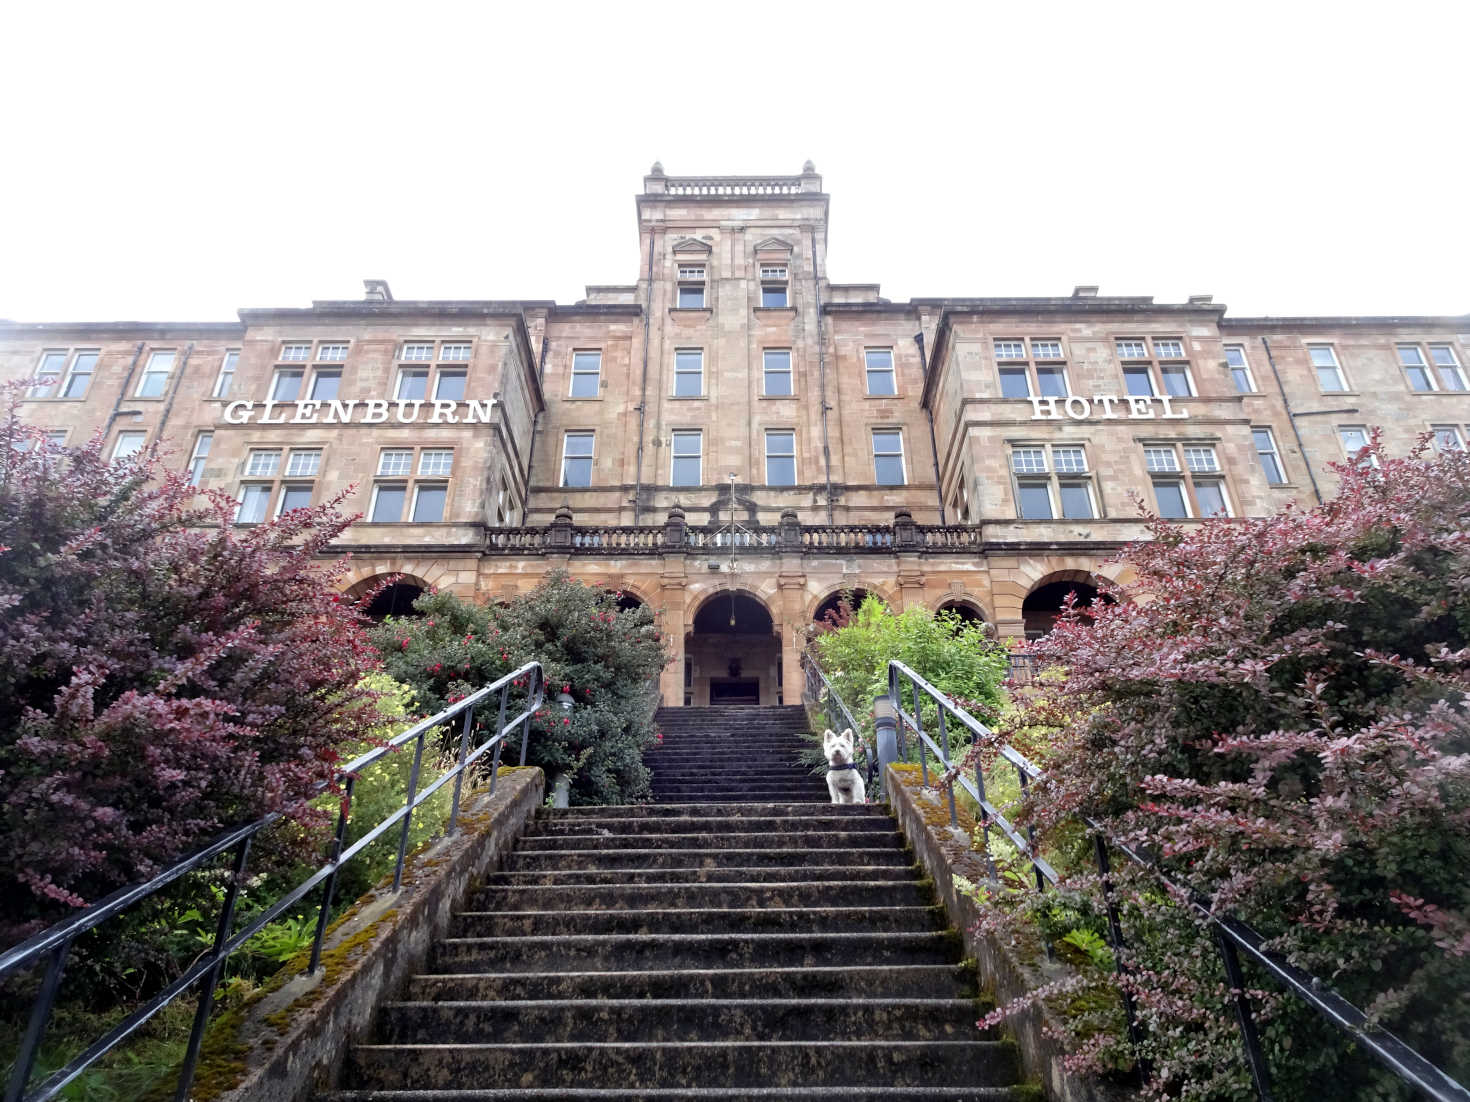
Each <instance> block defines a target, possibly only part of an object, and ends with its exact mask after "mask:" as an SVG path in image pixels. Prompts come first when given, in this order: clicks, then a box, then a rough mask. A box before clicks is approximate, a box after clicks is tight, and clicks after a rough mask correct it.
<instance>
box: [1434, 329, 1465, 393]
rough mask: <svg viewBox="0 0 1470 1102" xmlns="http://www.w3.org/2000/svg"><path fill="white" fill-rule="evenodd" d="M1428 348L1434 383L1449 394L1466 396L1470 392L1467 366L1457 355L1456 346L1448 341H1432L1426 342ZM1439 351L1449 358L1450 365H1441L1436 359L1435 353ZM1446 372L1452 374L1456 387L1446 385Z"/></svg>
mask: <svg viewBox="0 0 1470 1102" xmlns="http://www.w3.org/2000/svg"><path fill="white" fill-rule="evenodd" d="M1426 348H1427V350H1428V352H1429V367H1430V370H1431V371H1432V372H1433V373H1434V375H1435V380H1434V381H1435V383H1436V384H1437V385H1438V387H1439V389H1440V390H1442V391H1444V392H1445V393H1447V394H1464V393H1467V392H1470V385H1467V384H1466V380H1465V365H1464V364H1463V363H1461V362H1460V357H1459V356H1458V355H1457V354H1456V353H1455V346H1454V345H1453V344H1450V343H1449V342H1448V341H1431V342H1426ZM1438 349H1443V350H1444V352H1445V353H1446V355H1448V356H1449V358H1450V362H1449V363H1440V362H1439V361H1438V360H1436V359H1435V358H1434V353H1435V351H1436V350H1438ZM1446 371H1449V372H1450V376H1451V378H1452V379H1453V380H1454V382H1455V384H1456V385H1454V386H1446V385H1445V372H1446Z"/></svg>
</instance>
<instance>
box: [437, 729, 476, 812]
mask: <svg viewBox="0 0 1470 1102" xmlns="http://www.w3.org/2000/svg"><path fill="white" fill-rule="evenodd" d="M474 725H475V706H474V705H473V704H471V705H470V706H469V707H468V708H466V709H465V713H464V727H463V728H462V729H461V730H460V733H459V758H458V760H457V761H456V762H455V765H454V770H455V772H454V798H453V800H452V802H451V803H450V805H449V828H448V829H447V830H446V831H445V832H444V833H445V835H446V836H448V837H452V836H454V835H455V834H458V833H459V795H460V790H461V789H462V788H463V787H464V759H465V758H466V757H468V756H469V752H470V728H471V727H473V726H474Z"/></svg>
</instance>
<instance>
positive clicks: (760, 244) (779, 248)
mask: <svg viewBox="0 0 1470 1102" xmlns="http://www.w3.org/2000/svg"><path fill="white" fill-rule="evenodd" d="M755 251H756V252H758V253H784V254H785V255H786V256H790V255H791V242H790V241H782V240H781V238H779V237H768V238H766V239H765V240H764V241H757V242H756V243H755Z"/></svg>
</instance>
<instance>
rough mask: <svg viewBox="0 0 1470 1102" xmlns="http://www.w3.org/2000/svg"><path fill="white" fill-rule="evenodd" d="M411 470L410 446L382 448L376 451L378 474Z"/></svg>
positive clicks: (392, 473)
mask: <svg viewBox="0 0 1470 1102" xmlns="http://www.w3.org/2000/svg"><path fill="white" fill-rule="evenodd" d="M412 470H413V449H412V448H384V449H383V450H382V451H380V452H379V453H378V474H379V475H395V474H408V473H409V472H411V471H412Z"/></svg>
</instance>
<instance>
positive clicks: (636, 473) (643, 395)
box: [633, 226, 657, 527]
mask: <svg viewBox="0 0 1470 1102" xmlns="http://www.w3.org/2000/svg"><path fill="white" fill-rule="evenodd" d="M655 232H657V231H656V230H655V229H654V227H653V226H649V227H648V295H647V298H646V299H645V300H644V305H643V382H642V383H641V384H639V387H638V458H637V461H636V463H635V464H634V469H633V524H634V526H635V527H636V526H637V524H638V520H639V517H640V516H641V515H642V500H641V499H642V496H643V495H642V489H643V426H644V422H645V421H647V419H648V340H649V337H648V326H649V319H650V318H652V317H653V238H654V234H655Z"/></svg>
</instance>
